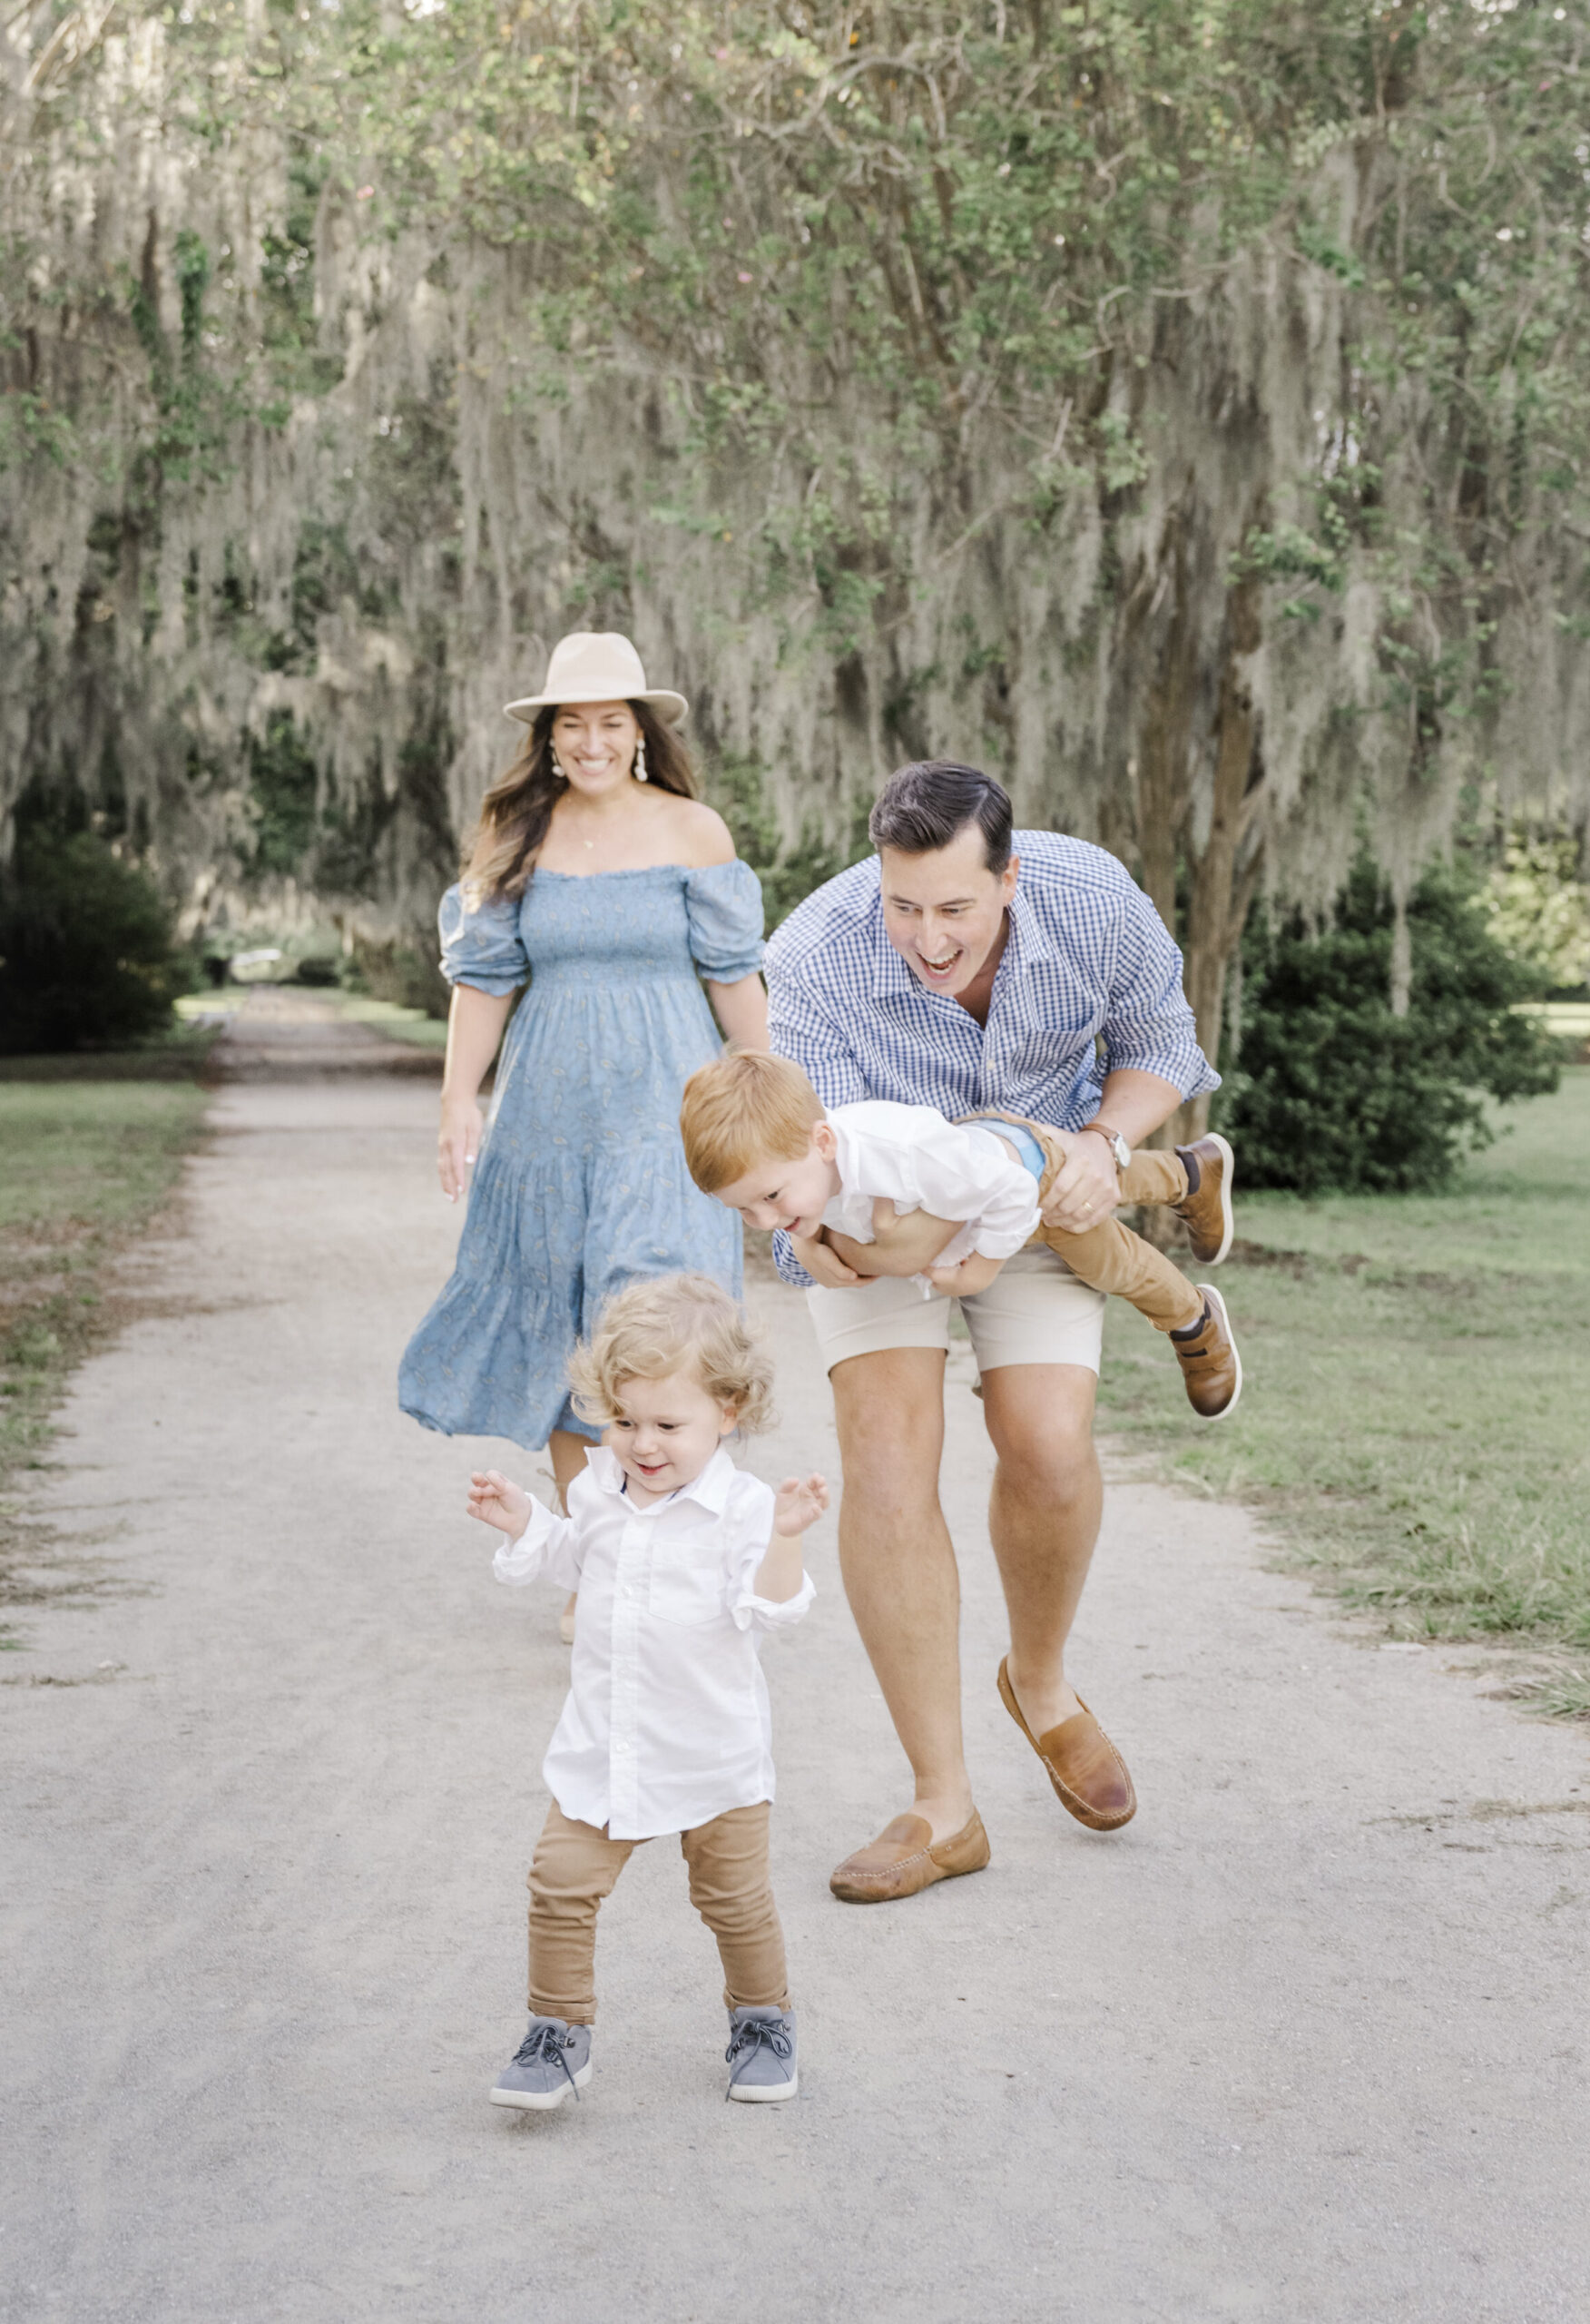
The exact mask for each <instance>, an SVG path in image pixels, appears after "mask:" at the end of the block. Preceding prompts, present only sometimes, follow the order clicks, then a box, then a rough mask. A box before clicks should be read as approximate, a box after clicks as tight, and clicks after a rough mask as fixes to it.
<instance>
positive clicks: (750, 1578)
mask: <svg viewBox="0 0 1590 2324" xmlns="http://www.w3.org/2000/svg"><path fill="white" fill-rule="evenodd" d="M776 1506H777V1496H776V1494H775V1493H774V1492H773V1489H772V1487H771V1485H768V1484H764V1483H763V1482H762V1481H761V1478H760V1477H749V1476H747V1475H746V1473H745V1472H744V1470H743V1469H741V1470H740V1471H738V1472H736V1475H735V1479H734V1485H733V1491H732V1494H731V1500H730V1504H729V1507H728V1509H727V1510H726V1511H725V1512H724V1514H725V1517H726V1519H727V1521H728V1522H729V1524H730V1525H731V1528H732V1533H731V1541H730V1544H729V1548H728V1553H727V1559H726V1564H727V1570H728V1577H729V1586H728V1591H727V1599H726V1603H727V1608H728V1611H729V1614H730V1616H731V1619H732V1620H733V1623H734V1627H735V1629H736V1630H789V1629H790V1628H792V1627H793V1625H794V1624H795V1623H796V1622H798V1621H799V1620H800V1618H801V1616H802V1615H803V1614H804V1613H805V1611H806V1610H807V1608H808V1607H809V1606H810V1603H811V1601H812V1600H813V1599H814V1598H815V1597H816V1595H817V1587H816V1584H815V1583H814V1582H813V1581H812V1579H811V1576H810V1574H809V1573H807V1572H805V1571H802V1572H801V1576H800V1589H799V1590H797V1591H796V1592H795V1595H794V1597H793V1598H783V1599H779V1598H759V1597H758V1596H757V1593H756V1577H757V1573H758V1571H759V1570H760V1569H761V1561H762V1560H763V1558H765V1557H766V1555H767V1553H768V1549H769V1545H770V1542H771V1541H772V1538H773V1512H774V1509H775V1507H776Z"/></svg>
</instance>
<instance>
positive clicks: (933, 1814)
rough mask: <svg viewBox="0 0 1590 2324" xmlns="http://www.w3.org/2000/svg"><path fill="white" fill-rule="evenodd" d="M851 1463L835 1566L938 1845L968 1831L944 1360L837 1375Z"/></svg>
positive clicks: (917, 1350) (922, 1354)
mask: <svg viewBox="0 0 1590 2324" xmlns="http://www.w3.org/2000/svg"><path fill="white" fill-rule="evenodd" d="M829 1378H830V1380H831V1382H832V1384H833V1391H834V1416H835V1419H836V1421H837V1423H838V1425H839V1452H840V1456H841V1459H842V1461H843V1463H844V1479H845V1487H844V1496H843V1499H842V1500H841V1502H840V1503H839V1565H840V1570H841V1571H842V1572H843V1574H844V1577H845V1594H846V1596H847V1597H848V1598H849V1601H850V1610H851V1612H852V1613H853V1614H854V1615H855V1617H856V1627H857V1629H858V1630H859V1631H860V1633H861V1642H862V1644H863V1645H864V1646H865V1647H866V1649H867V1652H868V1656H869V1659H870V1661H871V1664H872V1668H873V1669H874V1671H875V1672H876V1673H877V1676H878V1685H879V1687H880V1688H881V1689H882V1690H883V1699H884V1701H885V1702H886V1703H887V1704H888V1710H889V1716H890V1718H892V1719H893V1720H894V1724H895V1732H896V1734H897V1735H898V1737H899V1738H900V1743H901V1746H902V1748H904V1751H905V1754H906V1757H907V1758H908V1760H909V1761H910V1763H911V1772H912V1774H913V1776H914V1777H915V1778H916V1787H917V1789H916V1797H915V1800H914V1802H913V1807H914V1808H915V1812H916V1813H917V1814H918V1816H925V1817H927V1819H928V1823H929V1824H931V1826H932V1827H933V1837H934V1839H935V1840H942V1839H947V1838H949V1837H951V1835H952V1834H954V1833H956V1832H958V1831H960V1830H961V1828H962V1827H963V1826H964V1825H965V1824H966V1822H967V1818H968V1817H969V1816H970V1815H971V1812H972V1789H971V1784H970V1781H969V1779H968V1777H967V1765H966V1757H965V1753H964V1751H963V1748H962V1743H961V1716H960V1576H959V1574H958V1572H957V1570H956V1562H955V1551H954V1549H953V1548H952V1547H951V1544H950V1539H949V1529H948V1527H947V1525H946V1524H945V1521H944V1512H943V1511H942V1509H940V1507H939V1505H938V1463H939V1458H940V1455H941V1453H942V1452H943V1450H944V1356H943V1354H942V1352H941V1351H940V1350H939V1349H937V1348H922V1347H898V1348H885V1349H881V1350H880V1351H879V1352H878V1354H874V1355H852V1356H848V1357H847V1358H846V1359H845V1361H844V1362H843V1363H842V1364H835V1366H834V1368H833V1371H832V1372H831V1374H829Z"/></svg>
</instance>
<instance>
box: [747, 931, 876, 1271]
mask: <svg viewBox="0 0 1590 2324" xmlns="http://www.w3.org/2000/svg"><path fill="white" fill-rule="evenodd" d="M768 1046H769V1048H770V1049H771V1050H772V1053H773V1055H774V1056H775V1057H787V1058H789V1059H790V1061H791V1063H792V1064H795V1065H798V1066H799V1067H800V1070H801V1071H802V1073H804V1074H805V1076H806V1078H807V1079H808V1081H810V1084H811V1086H812V1088H814V1089H815V1090H816V1092H817V1094H818V1096H819V1097H820V1098H821V1099H822V1102H823V1104H824V1106H825V1107H827V1108H829V1110H830V1111H831V1110H832V1108H834V1107H835V1106H853V1105H856V1104H858V1103H859V1100H860V1099H861V1098H865V1097H867V1096H868V1095H869V1090H868V1088H867V1078H866V1076H865V1074H864V1073H863V1072H862V1070H861V1068H860V1065H859V1062H858V1061H857V1059H856V1055H855V1052H854V1051H853V1050H852V1049H851V1048H850V1046H849V1042H848V1041H847V1040H846V1039H845V1037H844V1033H843V1031H842V1030H841V1029H840V1027H839V1023H838V1022H837V1020H836V1019H834V1018H833V1017H832V1016H830V1015H829V1011H828V1010H827V1009H824V1007H823V1006H822V1003H821V1001H820V999H819V998H818V996H817V995H816V994H815V993H814V992H812V991H811V990H810V989H809V988H808V987H807V986H806V985H804V984H803V983H802V982H801V981H800V980H799V979H798V978H796V977H794V976H791V975H790V971H789V970H788V969H782V968H780V964H779V958H778V954H777V952H776V951H771V952H770V954H769V957H768ZM773 1264H774V1265H775V1266H776V1267H777V1268H778V1270H779V1275H780V1279H781V1280H782V1281H783V1282H785V1283H787V1284H790V1285H792V1286H793V1287H794V1288H795V1289H796V1290H797V1291H810V1289H811V1287H812V1278H811V1276H810V1275H808V1274H807V1272H806V1269H805V1268H804V1267H803V1266H802V1265H800V1261H799V1260H798V1259H797V1258H795V1257H794V1256H793V1255H792V1254H791V1251H790V1237H789V1236H788V1235H786V1234H785V1233H784V1232H783V1231H782V1229H781V1228H780V1231H779V1233H778V1234H776V1235H775V1236H773Z"/></svg>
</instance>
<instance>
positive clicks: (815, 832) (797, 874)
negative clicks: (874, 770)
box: [706, 753, 872, 935]
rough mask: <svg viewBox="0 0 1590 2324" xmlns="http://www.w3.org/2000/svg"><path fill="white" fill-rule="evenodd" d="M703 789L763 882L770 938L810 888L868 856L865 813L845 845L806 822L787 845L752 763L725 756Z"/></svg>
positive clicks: (762, 777) (759, 771)
mask: <svg viewBox="0 0 1590 2324" xmlns="http://www.w3.org/2000/svg"><path fill="white" fill-rule="evenodd" d="M706 788H707V796H708V798H709V799H710V801H711V803H712V805H713V806H714V807H716V809H717V810H718V812H719V813H720V814H721V816H722V818H723V820H724V822H726V823H727V824H728V826H729V828H730V830H731V832H732V833H733V834H734V845H735V849H736V852H738V853H739V855H740V856H741V859H742V860H743V861H744V862H747V863H749V864H750V866H751V870H752V871H753V872H756V873H757V875H758V877H759V878H760V879H761V889H762V904H763V910H764V914H765V925H766V930H767V933H768V934H769V935H771V934H772V932H773V931H774V929H775V928H777V927H778V926H779V925H780V921H786V920H788V919H789V917H790V913H791V912H792V911H794V909H795V907H796V905H797V904H798V903H801V902H804V901H805V899H806V898H807V897H808V896H809V895H810V893H811V892H812V890H813V889H814V888H820V887H821V886H822V884H823V881H825V880H831V879H832V878H833V876H834V874H835V873H836V872H842V871H844V870H845V868H846V866H847V865H848V864H851V863H859V862H860V861H861V858H862V857H863V856H864V855H869V854H870V853H871V852H872V842H871V840H870V839H869V837H868V834H867V809H866V808H865V807H861V808H859V809H858V811H857V812H856V814H855V816H854V818H853V820H852V822H851V826H850V830H849V834H848V839H847V842H845V843H844V844H840V843H839V842H836V841H832V840H829V839H827V838H825V836H824V834H823V832H822V831H821V829H820V826H819V825H818V823H817V822H815V821H814V820H810V819H809V820H808V821H807V822H805V823H804V824H803V825H802V827H801V832H800V839H799V840H798V841H797V842H795V844H794V845H793V846H788V845H786V843H785V842H784V839H783V836H782V833H781V832H780V828H779V819H778V816H777V814H776V813H775V812H774V810H773V807H772V803H771V802H770V800H769V798H768V795H767V787H766V774H765V771H764V770H763V768H762V767H761V764H760V763H759V762H758V761H757V760H755V759H748V758H741V757H736V756H735V755H733V754H732V753H728V754H725V755H724V756H722V757H721V758H720V759H718V760H717V762H716V763H715V764H714V765H713V767H712V773H711V777H710V780H709V782H708V783H707V786H706Z"/></svg>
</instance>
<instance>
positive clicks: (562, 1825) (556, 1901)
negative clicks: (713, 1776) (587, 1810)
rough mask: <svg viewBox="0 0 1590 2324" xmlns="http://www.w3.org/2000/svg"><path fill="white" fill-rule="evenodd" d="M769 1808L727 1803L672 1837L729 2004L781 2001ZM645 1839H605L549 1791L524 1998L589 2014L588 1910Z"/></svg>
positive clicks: (592, 1940) (592, 1931)
mask: <svg viewBox="0 0 1590 2324" xmlns="http://www.w3.org/2000/svg"><path fill="white" fill-rule="evenodd" d="M768 1808H769V1803H768V1802H767V1801H766V1800H765V1799H763V1800H759V1801H758V1803H757V1805H756V1806H755V1807H731V1808H728V1809H726V1810H725V1812H724V1813H723V1814H722V1815H721V1816H714V1817H712V1821H711V1822H710V1823H707V1824H698V1825H697V1826H696V1827H695V1829H694V1831H693V1832H682V1833H681V1834H680V1836H679V1846H680V1850H681V1852H682V1855H683V1857H684V1860H685V1862H686V1864H687V1865H688V1866H690V1901H691V1903H692V1905H694V1906H695V1908H696V1910H697V1912H698V1913H700V1915H701V1916H702V1920H704V1921H705V1923H706V1925H707V1926H708V1927H709V1928H710V1929H711V1930H712V1935H714V1936H715V1937H716V1938H717V1940H718V1952H719V1955H720V1956H721V1959H722V1963H723V1980H724V1984H723V1999H724V2001H725V2002H726V2003H727V2004H728V2005H729V2007H730V2008H731V2009H788V2008H789V2006H790V1994H789V1988H788V1985H787V1984H786V1982H785V1968H784V1932H783V1930H782V1929H781V1928H780V1925H779V1914H778V1907H777V1906H776V1905H775V1904H774V1903H773V1892H772V1889H771V1887H770V1885H769V1881H768ZM644 1845H645V1843H644V1841H643V1840H611V1839H609V1838H608V1837H607V1832H606V1829H605V1827H604V1828H603V1829H602V1830H601V1831H598V1830H597V1828H596V1827H595V1825H594V1824H576V1823H575V1822H574V1819H573V1817H568V1816H565V1815H564V1812H563V1809H562V1808H561V1807H559V1806H558V1804H557V1802H556V1800H554V1801H553V1804H552V1806H551V1807H550V1808H549V1809H548V1811H547V1817H546V1821H545V1824H544V1825H543V1827H542V1830H541V1837H540V1838H539V1840H537V1842H536V1843H535V1862H534V1863H533V1864H532V1865H531V1866H530V2007H531V2010H532V2012H533V2013H534V2014H535V2016H537V2017H563V2018H566V2019H568V2020H569V2021H570V2022H571V2023H573V2024H580V2025H591V2024H594V2023H595V2018H596V1978H595V1954H596V1914H597V1909H598V1907H599V1906H600V1905H601V1903H602V1899H603V1898H604V1896H611V1895H612V1894H613V1885H614V1883H615V1882H616V1880H617V1878H618V1876H619V1874H620V1873H621V1872H622V1871H623V1868H624V1866H625V1865H626V1864H627V1863H628V1862H629V1860H630V1857H631V1856H632V1855H633V1853H634V1851H635V1849H636V1848H638V1847H643V1846H644Z"/></svg>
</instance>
